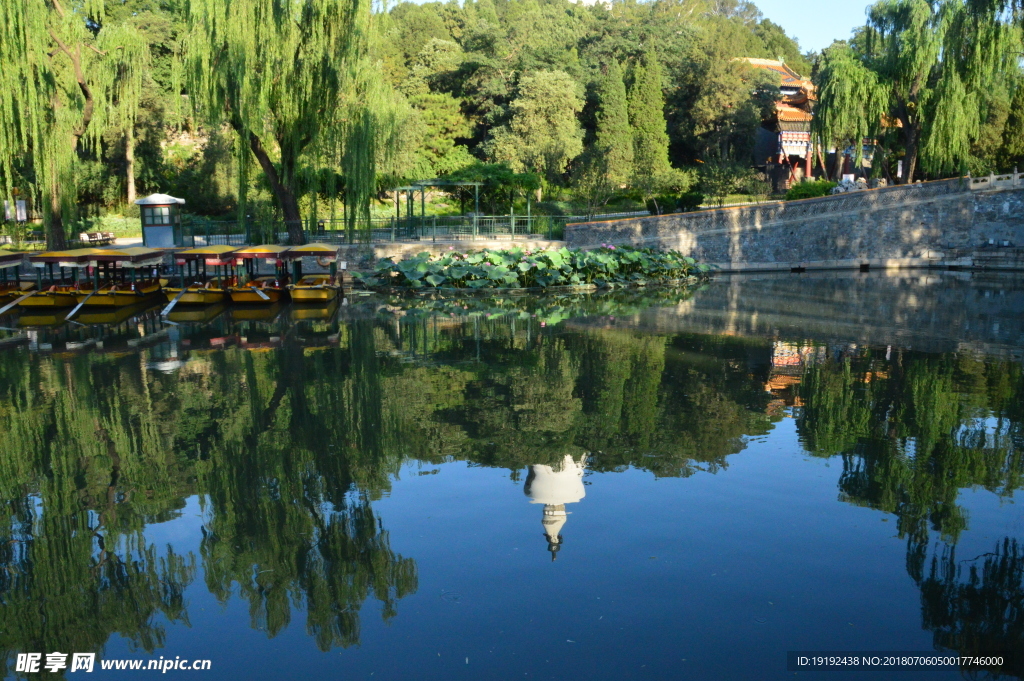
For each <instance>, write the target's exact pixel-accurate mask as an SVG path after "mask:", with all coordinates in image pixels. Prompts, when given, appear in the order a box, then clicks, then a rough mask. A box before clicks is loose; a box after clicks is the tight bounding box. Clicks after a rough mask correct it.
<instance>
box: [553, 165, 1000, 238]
mask: <svg viewBox="0 0 1024 681" xmlns="http://www.w3.org/2000/svg"><path fill="white" fill-rule="evenodd" d="M969 182H970V178H969V177H954V178H950V179H945V180H929V181H927V182H915V183H913V184H896V185H891V186H888V187H875V188H873V189H861V190H858V191H856V192H844V193H842V194H831V195H829V196H816V197H814V198H810V199H795V200H793V201H781V200H780V201H765V202H764V203H756V204H747V205H744V206H728V207H723V208H707V209H704V210H695V211H690V212H687V213H664V214H662V215H642V216H638V217H633V218H620V219H617V220H591V221H589V222H570V223H567V224H566V225H565V226H566V228H568V227H582V226H584V225H607V224H608V223H609V222H614V223H616V224H618V223H624V222H635V221H637V220H650V219H651V218H676V219H679V218H688V217H698V216H699V217H713V216H715V215H729V214H731V213H735V212H737V211H738V212H741V213H742V212H744V211H760V210H761V209H764V208H771V207H789V206H793V207H796V206H809V205H814V204H816V203H830V202H832V201H836V200H837V199H846V198H852V197H854V196H865V197H866V196H878V195H881V194H887V193H892V192H897V191H906V190H907V189H909V188H911V187H921V188H924V187H938V186H940V185H943V184H953V183H963V184H964V187H963V189H964V192H969V191H970V184H969ZM1000 188H1002V187H1000ZM975 191H977V190H975Z"/></svg>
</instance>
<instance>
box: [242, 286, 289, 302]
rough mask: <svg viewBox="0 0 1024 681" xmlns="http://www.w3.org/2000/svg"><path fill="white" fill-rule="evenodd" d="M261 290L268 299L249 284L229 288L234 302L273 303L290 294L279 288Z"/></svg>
mask: <svg viewBox="0 0 1024 681" xmlns="http://www.w3.org/2000/svg"><path fill="white" fill-rule="evenodd" d="M259 290H260V291H262V292H263V294H264V295H266V296H267V298H268V300H264V299H263V298H262V297H260V294H258V293H256V291H254V290H252V289H251V288H249V287H247V286H232V287H231V288H229V289H228V294H229V295H230V296H231V302H233V303H251V304H256V305H273V304H274V303H278V302H280V301H281V300H283V299H284V298H285V297H286V296H287V295H288V292H287V291H284V290H283V289H278V288H261V289H259Z"/></svg>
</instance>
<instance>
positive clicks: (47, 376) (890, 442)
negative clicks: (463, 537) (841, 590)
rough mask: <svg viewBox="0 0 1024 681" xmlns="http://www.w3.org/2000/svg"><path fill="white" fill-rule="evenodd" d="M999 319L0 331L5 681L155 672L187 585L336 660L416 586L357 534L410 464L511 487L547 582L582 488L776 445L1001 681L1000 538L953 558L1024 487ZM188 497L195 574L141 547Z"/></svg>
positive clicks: (745, 294) (682, 306)
mask: <svg viewBox="0 0 1024 681" xmlns="http://www.w3.org/2000/svg"><path fill="white" fill-rule="evenodd" d="M275 308H276V309H275ZM1021 309H1024V285H1022V284H1021V282H1020V280H1017V279H991V280H984V281H976V280H971V279H968V278H959V277H937V276H935V275H927V276H922V277H918V276H916V275H915V276H910V277H899V278H892V277H877V276H871V277H862V276H837V277H820V278H808V277H800V278H797V277H788V278H781V277H776V278H772V277H766V278H762V279H755V278H747V279H739V278H737V279H731V280H722V281H716V282H713V283H711V284H710V285H709V286H707V287H706V288H705V289H704V290H701V291H697V292H694V291H671V290H656V291H651V292H648V293H646V294H639V293H623V292H618V293H608V294H597V295H591V296H551V297H544V298H537V297H520V296H508V297H500V298H490V299H482V298H465V299H458V300H432V299H429V298H425V297H419V298H412V299H399V298H385V297H380V296H363V297H357V298H355V299H351V300H346V301H344V304H341V305H335V306H332V308H328V309H319V310H316V309H303V308H289V307H285V308H280V307H278V306H274V308H269V309H264V310H262V311H261V310H230V313H225V309H224V307H223V306H219V307H217V308H213V309H209V310H195V311H182V312H180V313H179V315H180V316H179V317H177V318H176V319H172V320H171V321H174V322H175V323H174V324H173V325H168V324H163V323H162V322H160V320H159V317H158V316H155V315H154V313H153V311H152V310H144V311H137V312H136V314H135V315H134V316H131V317H129V318H126V319H113V320H110V321H109V322H108V323H107V324H106V325H105V326H100V325H96V326H89V325H86V326H76V325H57V328H54V329H49V328H46V327H43V328H32V329H30V331H29V334H28V335H26V336H24V340H23V342H21V341H19V342H20V344H18V343H16V342H13V341H11V339H17V338H19V337H20V336H19V335H18V334H24V333H25V332H24V331H20V330H9V331H5V332H3V333H4V334H6V335H5V336H4V339H7V343H6V345H5V346H0V415H2V417H3V422H4V423H5V432H4V441H5V456H4V457H3V458H2V459H0V504H2V506H3V509H4V512H5V514H6V521H7V522H6V523H5V524H4V528H3V530H2V531H0V613H2V619H3V622H4V626H3V627H0V676H7V675H9V674H12V673H13V667H12V666H11V664H12V661H13V656H14V654H15V653H17V652H20V651H26V650H37V651H43V650H45V651H47V652H48V651H51V650H77V651H85V650H101V649H102V648H103V646H104V644H105V643H106V642H107V640H108V639H109V638H110V637H111V636H112V635H114V634H119V635H121V636H123V637H125V638H127V639H129V640H131V641H133V642H134V643H135V645H137V646H138V647H139V648H141V649H143V650H145V651H149V652H153V651H156V650H158V649H160V648H161V647H162V646H163V642H164V639H165V627H166V626H177V625H178V624H188V623H189V613H188V607H187V602H186V600H185V599H184V597H183V594H184V592H185V590H186V589H187V588H189V586H190V585H193V584H195V583H196V582H197V581H198V580H199V579H200V578H201V579H202V580H204V581H205V588H206V589H207V590H208V591H209V592H210V593H211V594H213V595H214V596H215V597H216V598H217V599H218V600H220V601H222V602H225V603H226V602H228V601H229V600H230V599H231V598H240V599H243V600H244V601H245V602H247V603H248V607H249V617H250V621H249V623H248V624H249V626H251V627H253V628H256V629H259V630H261V631H265V632H266V633H267V635H268V636H275V635H277V634H278V633H280V632H281V631H283V630H284V629H285V628H286V627H288V626H289V624H290V623H291V617H292V614H293V612H294V611H295V610H296V609H299V610H302V611H304V613H305V621H306V631H307V633H308V635H309V636H310V637H312V638H313V639H314V640H315V642H316V644H317V646H318V647H319V648H320V649H321V650H329V649H331V648H334V647H339V646H340V647H347V646H351V645H354V644H357V643H359V641H360V616H361V615H363V613H364V603H366V602H367V601H369V600H370V599H371V598H372V599H373V600H374V601H376V602H377V604H378V605H377V608H378V609H379V612H380V614H381V616H382V617H383V618H384V619H385V620H389V619H391V618H393V617H395V616H396V615H398V614H399V611H400V604H401V600H402V599H403V598H404V597H406V596H408V595H410V594H413V593H415V592H416V590H417V588H418V579H419V577H418V571H417V566H416V563H415V562H414V559H413V558H409V557H404V556H402V555H400V554H398V553H397V552H395V551H394V550H393V549H392V548H391V545H390V539H389V534H388V531H387V530H386V529H385V527H384V525H383V522H382V520H381V519H380V518H379V517H378V516H377V515H376V514H375V512H374V509H373V506H374V502H375V501H376V500H378V499H380V498H381V497H382V496H383V495H385V494H387V493H388V492H389V490H390V489H391V485H392V483H393V481H394V480H395V479H396V476H397V475H398V472H399V470H400V468H401V467H402V465H403V464H404V463H406V462H409V461H418V462H423V463H426V464H443V463H448V462H453V461H465V462H468V463H470V464H472V465H475V466H485V467H494V468H502V469H507V470H508V471H509V474H510V476H511V477H512V478H513V479H514V480H520V481H521V482H522V483H523V485H524V492H525V494H526V495H527V497H528V498H529V500H530V501H531V502H532V503H535V504H538V505H540V506H542V507H543V515H542V528H543V530H544V539H545V541H546V543H547V547H548V550H549V551H550V552H551V555H552V558H554V557H555V555H556V554H557V553H558V552H559V551H560V550H562V549H563V542H564V538H563V534H564V533H565V532H567V531H568V529H567V526H566V517H567V516H566V510H565V506H566V504H574V503H577V502H579V501H580V500H581V499H583V497H584V496H585V491H584V488H583V477H584V470H586V471H590V472H616V471H625V470H628V469H639V470H642V471H649V472H650V473H652V474H653V475H654V476H656V477H660V478H667V477H688V476H692V475H694V474H695V473H698V472H701V471H703V472H709V473H716V472H719V471H724V470H726V469H728V467H729V464H730V457H732V456H734V455H736V454H738V453H740V452H742V451H743V450H744V449H745V447H746V446H747V443H748V442H749V440H750V439H751V438H757V437H762V436H768V435H769V434H770V433H771V432H772V431H773V429H775V428H776V426H777V425H778V424H779V422H780V421H782V420H783V419H785V418H793V419H794V422H795V426H796V429H797V432H798V434H799V437H800V441H801V444H802V446H803V448H804V449H805V450H806V452H807V453H808V454H810V455H812V456H815V457H823V458H830V459H833V458H834V459H835V460H838V461H841V462H842V472H841V474H840V476H839V480H838V490H839V500H840V501H841V502H843V503H847V504H854V505H858V506H864V507H868V508H872V509H877V510H879V511H884V512H885V513H890V514H893V515H895V517H896V519H897V534H898V536H899V537H900V538H902V539H903V540H904V541H905V542H906V546H907V549H906V571H907V573H908V574H909V576H910V577H911V578H912V579H913V581H914V583H915V584H916V585H917V587H918V589H919V590H920V595H921V620H922V623H923V625H924V627H926V628H927V629H929V630H931V631H932V632H933V635H934V644H935V646H936V648H937V649H941V650H954V651H957V652H959V653H960V654H982V655H984V654H987V653H990V652H997V653H1001V654H1004V655H1005V656H1007V660H1006V664H1005V665H1004V666H1003V668H1002V669H1001V670H1000V671H1001V673H1002V674H1004V675H1009V676H1014V677H1018V678H1024V658H1022V657H1021V655H1022V654H1021V651H1024V550H1022V548H1021V544H1020V541H1019V539H1018V538H1016V537H1010V536H1007V537H1005V538H1000V539H999V540H998V541H996V542H995V543H994V544H993V546H992V547H991V550H990V551H989V552H987V553H984V554H983V555H979V556H977V557H963V558H961V557H960V556H959V555H958V553H957V546H958V539H959V537H960V535H961V534H962V533H963V532H964V531H965V529H967V527H968V526H969V524H970V521H969V519H968V516H967V514H966V513H965V512H964V511H963V509H962V508H961V506H960V504H959V498H960V495H961V492H962V490H965V489H968V488H976V489H984V490H987V491H988V492H989V493H990V494H992V495H996V496H998V497H999V498H1001V499H1008V498H1009V497H1011V496H1012V495H1013V493H1014V492H1016V491H1017V490H1018V489H1019V488H1020V486H1021V484H1022V481H1024V478H1022V476H1024V459H1022V451H1024V430H1022V424H1024V372H1022V367H1021V361H1020V357H1021V353H1022V350H1024V318H1022V316H1021V315H1020V314H1019V311H1020V310H1021ZM0 342H2V339H0ZM524 470H525V471H526V472H527V476H526V478H525V480H523V479H522V477H521V476H522V474H523V472H524ZM191 498H198V499H199V501H200V504H201V506H202V509H203V523H202V526H201V533H202V539H201V542H200V545H199V547H200V548H199V554H198V555H195V554H193V553H191V552H189V553H187V554H185V555H181V554H178V553H176V552H175V551H174V549H173V547H165V548H160V547H157V546H155V545H154V544H152V543H148V542H147V539H146V536H145V534H144V530H145V528H146V527H147V526H149V525H152V524H157V523H161V522H164V521H167V520H170V519H173V518H176V517H179V516H180V515H181V513H182V510H183V509H184V508H185V506H186V503H187V501H188V500H189V499H191ZM570 548H571V547H570ZM559 563H561V561H559ZM4 651H5V652H6V654H4ZM5 664H6V665H8V666H6V667H5V666H4V665H5Z"/></svg>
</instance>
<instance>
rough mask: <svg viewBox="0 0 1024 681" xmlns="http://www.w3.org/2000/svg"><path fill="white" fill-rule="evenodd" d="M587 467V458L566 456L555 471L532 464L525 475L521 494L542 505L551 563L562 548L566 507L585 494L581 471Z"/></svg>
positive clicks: (533, 502)
mask: <svg viewBox="0 0 1024 681" xmlns="http://www.w3.org/2000/svg"><path fill="white" fill-rule="evenodd" d="M586 467H587V455H586V454H584V455H583V456H581V457H580V460H579V461H576V460H574V459H573V458H572V456H570V455H568V454H566V455H565V458H564V459H562V463H561V465H560V466H559V467H558V468H557V470H556V469H555V468H554V467H552V466H544V465H539V464H538V465H533V466H530V473H529V474H528V475H527V476H526V485H525V486H524V487H523V493H524V494H526V496H528V497H530V503H531V504H544V517H543V520H542V521H541V522H542V524H543V525H544V536H545V538H547V541H548V551H550V552H551V560H554V559H555V558H556V557H557V556H558V551H559V550H560V549H561V548H562V526H563V525H565V521H566V520H567V519H568V512H567V511H566V510H565V505H566V504H575V503H576V502H578V501H579V500H581V499H582V498H583V497H585V496H586V495H587V492H586V490H585V489H584V487H583V472H584V470H585V469H586Z"/></svg>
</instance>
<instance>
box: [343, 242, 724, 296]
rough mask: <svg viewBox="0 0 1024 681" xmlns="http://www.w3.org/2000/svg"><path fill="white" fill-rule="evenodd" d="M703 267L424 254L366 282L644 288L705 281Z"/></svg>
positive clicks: (559, 256)
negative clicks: (662, 282) (666, 282)
mask: <svg viewBox="0 0 1024 681" xmlns="http://www.w3.org/2000/svg"><path fill="white" fill-rule="evenodd" d="M703 271H704V269H703V266H701V265H699V264H697V263H696V262H695V261H694V259H693V258H690V257H687V256H684V255H682V254H681V253H678V252H676V251H656V250H654V249H650V248H629V247H626V246H619V247H616V246H607V247H602V248H599V249H597V250H593V251H583V250H569V249H567V248H561V249H559V250H557V251H530V250H524V249H520V248H515V249H510V250H505V251H477V252H470V253H455V252H452V253H447V254H444V255H441V256H432V255H430V253H426V252H424V253H420V254H419V255H416V256H414V257H411V258H406V259H404V260H399V261H398V262H395V261H394V259H392V258H384V259H381V260H380V261H378V263H377V266H376V268H375V269H374V271H373V273H372V274H370V275H368V276H367V277H363V280H364V282H365V283H367V284H369V285H371V286H402V287H408V288H413V289H419V288H424V287H433V288H441V287H444V288H469V289H484V288H532V287H548V286H572V285H582V284H598V285H600V286H623V285H645V284H647V283H657V282H658V281H660V280H671V279H682V278H685V277H689V276H693V275H700V274H702V273H703Z"/></svg>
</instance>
